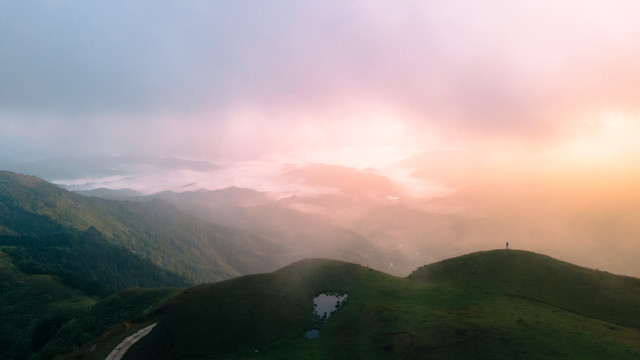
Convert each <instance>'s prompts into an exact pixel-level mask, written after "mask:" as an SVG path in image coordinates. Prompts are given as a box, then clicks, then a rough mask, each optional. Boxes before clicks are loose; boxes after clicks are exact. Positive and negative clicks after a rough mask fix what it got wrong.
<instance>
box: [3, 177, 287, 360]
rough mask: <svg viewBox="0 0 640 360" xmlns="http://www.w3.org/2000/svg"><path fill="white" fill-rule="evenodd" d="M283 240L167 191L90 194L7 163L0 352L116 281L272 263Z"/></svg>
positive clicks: (72, 312)
mask: <svg viewBox="0 0 640 360" xmlns="http://www.w3.org/2000/svg"><path fill="white" fill-rule="evenodd" d="M277 249H278V248H277V247H276V246H272V245H271V243H270V242H269V241H268V240H266V239H264V238H261V237H259V236H255V235H250V234H246V233H243V232H241V231H238V230H235V229H233V228H229V227H225V226H220V225H216V224H210V223H206V222H203V221H200V220H198V219H196V218H194V217H192V216H189V215H186V214H184V213H182V212H180V211H178V210H177V209H176V208H175V207H173V206H172V205H170V204H168V203H166V202H163V201H159V200H155V201H149V202H130V201H113V200H104V199H99V198H91V197H84V196H81V195H78V194H75V193H72V192H69V191H66V190H63V189H61V188H59V187H57V186H55V185H53V184H50V183H48V182H46V181H43V180H41V179H38V178H36V177H33V176H25V175H20V174H15V173H11V172H3V171H0V319H2V321H0V358H9V359H13V358H15V357H17V358H26V357H28V356H29V355H30V354H33V353H34V352H36V351H38V350H39V349H40V348H41V347H43V346H45V345H46V343H47V342H48V341H49V340H51V339H53V338H55V336H56V334H57V332H58V331H59V330H60V329H62V328H63V326H64V325H65V324H66V323H67V322H69V321H70V319H72V318H73V317H74V316H77V315H79V314H80V313H81V312H82V311H84V310H85V309H87V308H88V307H89V306H91V305H92V304H94V303H96V301H99V300H100V299H101V298H103V297H104V296H107V295H109V294H111V293H113V292H115V291H118V290H122V289H127V288H132V287H151V288H157V287H181V288H184V287H188V286H192V285H194V284H197V283H202V282H207V281H218V280H221V279H227V278H230V277H234V276H238V275H240V274H247V273H255V272H264V271H270V270H273V269H275V268H277V266H278V263H277V262H276V261H275V260H273V258H272V257H271V256H270V255H268V253H276V252H277ZM149 305H150V304H147V305H146V306H147V307H148V306H149ZM119 321H121V319H119ZM102 330H104V329H100V331H102ZM86 334H89V335H86ZM94 335H95V334H93V333H91V332H84V333H83V335H82V336H80V337H79V339H75V341H76V342H78V343H79V344H81V343H83V342H84V341H86V340H88V339H91V338H93V337H94ZM74 345H75V344H74ZM45 358H46V357H45Z"/></svg>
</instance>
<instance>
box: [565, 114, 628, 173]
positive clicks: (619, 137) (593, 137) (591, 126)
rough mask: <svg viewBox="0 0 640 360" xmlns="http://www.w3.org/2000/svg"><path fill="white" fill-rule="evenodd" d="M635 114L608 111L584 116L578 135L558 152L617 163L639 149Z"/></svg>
mask: <svg viewBox="0 0 640 360" xmlns="http://www.w3.org/2000/svg"><path fill="white" fill-rule="evenodd" d="M638 120H639V119H638V118H637V117H636V116H631V115H629V114H626V113H622V112H618V111H607V112H605V113H603V114H601V115H600V116H598V117H596V118H594V119H590V120H586V121H584V123H583V127H582V129H581V131H580V133H579V134H578V136H577V137H576V138H575V139H574V140H573V141H570V142H569V143H567V144H566V145H563V146H561V147H560V149H559V150H558V153H561V154H563V155H564V156H565V157H567V158H569V160H573V161H578V162H580V163H583V164H591V165H595V164H603V163H617V162H619V161H625V160H627V159H628V158H629V157H630V156H632V157H634V156H637V155H638V154H639V153H640V144H639V143H638V141H637V139H638V138H639V136H640V124H639V123H638Z"/></svg>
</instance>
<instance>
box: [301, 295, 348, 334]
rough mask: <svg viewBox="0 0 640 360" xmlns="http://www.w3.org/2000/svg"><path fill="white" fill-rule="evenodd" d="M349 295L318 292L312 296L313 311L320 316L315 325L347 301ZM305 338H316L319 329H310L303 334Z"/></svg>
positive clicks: (325, 319)
mask: <svg viewBox="0 0 640 360" xmlns="http://www.w3.org/2000/svg"><path fill="white" fill-rule="evenodd" d="M348 297H349V295H347V294H342V295H336V294H320V295H318V296H316V297H314V298H313V307H314V310H313V313H314V314H315V315H318V316H319V317H320V322H318V323H317V324H316V325H317V326H319V325H320V323H321V322H324V321H327V319H328V318H329V316H331V314H332V313H333V312H334V311H336V310H337V309H338V308H339V307H340V306H342V304H344V303H345V302H346V301H347V298H348ZM304 337H306V338H307V339H316V338H318V337H320V330H319V329H311V330H309V331H307V332H306V333H305V334H304Z"/></svg>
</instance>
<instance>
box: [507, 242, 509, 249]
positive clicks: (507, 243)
mask: <svg viewBox="0 0 640 360" xmlns="http://www.w3.org/2000/svg"><path fill="white" fill-rule="evenodd" d="M507 250H509V242H508V241H507Z"/></svg>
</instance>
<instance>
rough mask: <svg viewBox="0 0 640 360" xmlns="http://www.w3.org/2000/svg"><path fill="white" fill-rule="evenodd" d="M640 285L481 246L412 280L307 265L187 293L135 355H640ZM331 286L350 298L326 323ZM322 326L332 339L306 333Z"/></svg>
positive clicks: (348, 267) (156, 315) (171, 304)
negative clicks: (318, 303) (320, 307)
mask: <svg viewBox="0 0 640 360" xmlns="http://www.w3.org/2000/svg"><path fill="white" fill-rule="evenodd" d="M639 281H640V280H638V279H633V278H627V277H622V276H616V275H611V274H607V273H603V272H599V271H596V270H589V269H584V268H581V267H578V266H574V265H571V264H568V263H564V262H561V261H558V260H554V259H552V258H549V257H546V256H542V255H538V254H534V253H530V252H524V251H506V250H499V251H488V252H481V253H474V254H470V255H466V256H462V257H458V258H454V259H450V260H446V261H443V262H439V263H435V264H432V265H428V266H425V267H422V268H420V269H418V270H417V271H415V272H414V273H413V274H411V275H410V276H409V277H407V278H397V277H393V276H390V275H387V274H384V273H381V272H378V271H375V270H372V269H370V268H367V267H363V266H359V265H354V264H349V263H343V262H338V261H333V260H305V261H301V262H297V263H294V264H292V265H290V266H287V267H285V268H283V269H281V270H278V271H275V272H272V273H269V274H261V275H251V276H244V277H240V278H236V279H232V280H227V281H223V282H219V283H215V284H207V285H201V286H198V287H194V288H191V289H187V290H184V291H182V292H181V293H179V294H178V295H176V296H174V297H173V298H171V299H170V300H169V301H168V302H166V303H165V304H164V305H162V306H160V307H158V308H157V309H156V310H155V311H153V312H152V313H150V315H148V316H147V317H146V318H145V319H144V321H145V323H149V322H155V321H157V322H158V326H156V328H155V329H154V330H153V331H152V332H151V333H150V334H149V335H148V336H147V337H145V338H143V339H142V340H141V341H140V342H139V343H138V344H136V345H135V346H134V347H133V348H132V349H131V350H130V351H129V352H128V353H127V355H126V356H125V358H126V359H153V358H165V359H209V358H210V359H214V358H215V359H218V358H220V359H227V358H229V359H237V358H242V359H248V358H260V359H301V358H304V359H329V358H336V359H424V358H429V359H504V358H514V359H515V358H517V359H541V358H555V359H603V358H613V359H636V358H638V357H639V356H640V321H639V319H638V317H637V315H636V314H637V302H635V303H634V302H633V300H632V299H633V298H635V299H638V298H640V297H638V295H640V294H639V293H638V292H639V291H640V290H639V288H640V287H639V286H638V284H639ZM321 293H341V294H343V293H346V294H348V300H347V301H346V303H345V304H343V305H342V306H341V307H340V308H339V309H338V310H337V311H336V312H335V313H333V314H332V315H331V316H330V317H329V318H327V319H321V318H320V317H318V316H317V315H314V314H313V309H314V308H313V298H314V297H315V296H317V295H319V294H321ZM311 329H317V330H319V333H320V336H319V337H318V338H316V339H308V338H306V337H305V336H304V335H305V333H306V332H307V331H308V330H311ZM124 336H126V334H122V335H120V337H121V338H123V337H124ZM75 356H77V357H78V358H91V356H90V355H89V354H88V353H87V352H82V351H80V352H78V353H76V354H75Z"/></svg>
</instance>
